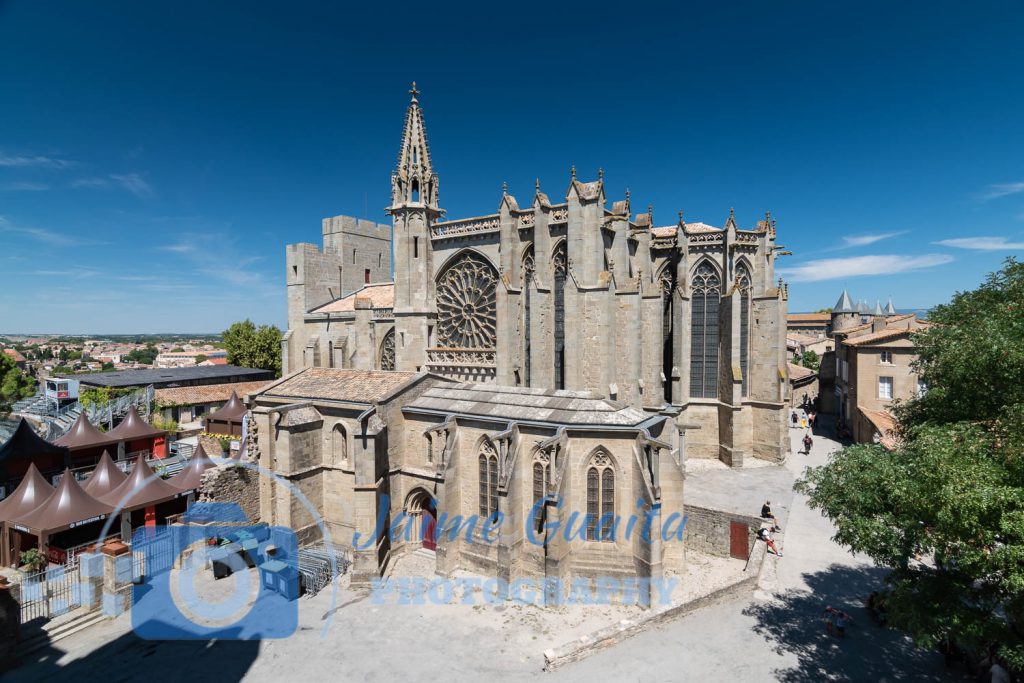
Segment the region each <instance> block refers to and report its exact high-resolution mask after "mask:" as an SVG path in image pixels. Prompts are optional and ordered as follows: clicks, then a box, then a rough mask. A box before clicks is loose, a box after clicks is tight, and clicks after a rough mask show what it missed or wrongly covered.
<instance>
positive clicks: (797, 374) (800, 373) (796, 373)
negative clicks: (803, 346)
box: [786, 363, 814, 380]
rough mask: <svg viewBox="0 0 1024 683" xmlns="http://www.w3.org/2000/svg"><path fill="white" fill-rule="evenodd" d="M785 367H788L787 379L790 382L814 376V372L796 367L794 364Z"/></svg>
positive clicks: (800, 366) (799, 366)
mask: <svg viewBox="0 0 1024 683" xmlns="http://www.w3.org/2000/svg"><path fill="white" fill-rule="evenodd" d="M786 365H787V366H789V379H791V380H794V379H804V378H805V377H810V376H811V375H813V374H814V370H811V369H810V368H805V367H804V366H802V365H797V364H796V363H786Z"/></svg>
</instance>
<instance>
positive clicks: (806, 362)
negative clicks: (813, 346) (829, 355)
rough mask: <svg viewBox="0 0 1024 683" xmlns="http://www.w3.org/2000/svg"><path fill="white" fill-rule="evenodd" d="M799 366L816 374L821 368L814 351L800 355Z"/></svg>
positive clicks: (818, 357)
mask: <svg viewBox="0 0 1024 683" xmlns="http://www.w3.org/2000/svg"><path fill="white" fill-rule="evenodd" d="M800 365H802V366H804V367H805V368H810V369H811V370H814V371H815V372H817V371H818V368H820V367H821V356H819V355H818V354H817V352H815V351H804V352H803V353H802V354H800Z"/></svg>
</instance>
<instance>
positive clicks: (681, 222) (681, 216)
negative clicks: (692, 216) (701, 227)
mask: <svg viewBox="0 0 1024 683" xmlns="http://www.w3.org/2000/svg"><path fill="white" fill-rule="evenodd" d="M679 225H686V221H684V220H683V212H682V210H680V211H679Z"/></svg>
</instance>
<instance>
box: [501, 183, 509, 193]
mask: <svg viewBox="0 0 1024 683" xmlns="http://www.w3.org/2000/svg"><path fill="white" fill-rule="evenodd" d="M501 193H502V194H508V183H507V182H505V181H504V180H502V181H501Z"/></svg>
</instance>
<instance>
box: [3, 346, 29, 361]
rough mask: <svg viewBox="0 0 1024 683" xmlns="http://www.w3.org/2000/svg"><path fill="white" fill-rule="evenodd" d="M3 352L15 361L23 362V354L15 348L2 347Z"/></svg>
mask: <svg viewBox="0 0 1024 683" xmlns="http://www.w3.org/2000/svg"><path fill="white" fill-rule="evenodd" d="M4 353H6V354H7V355H8V356H10V357H11V360H13V361H14V362H15V363H24V362H25V356H23V355H21V354H20V353H19V352H18V350H17V349H4Z"/></svg>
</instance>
